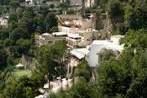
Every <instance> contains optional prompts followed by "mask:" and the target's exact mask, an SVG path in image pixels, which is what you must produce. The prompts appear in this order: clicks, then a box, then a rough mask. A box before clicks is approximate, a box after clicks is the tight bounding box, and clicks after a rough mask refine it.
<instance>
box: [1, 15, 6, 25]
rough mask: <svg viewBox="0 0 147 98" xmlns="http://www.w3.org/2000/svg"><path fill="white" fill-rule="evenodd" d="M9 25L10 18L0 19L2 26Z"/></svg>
mask: <svg viewBox="0 0 147 98" xmlns="http://www.w3.org/2000/svg"><path fill="white" fill-rule="evenodd" d="M7 25H8V16H5V17H0V26H7Z"/></svg>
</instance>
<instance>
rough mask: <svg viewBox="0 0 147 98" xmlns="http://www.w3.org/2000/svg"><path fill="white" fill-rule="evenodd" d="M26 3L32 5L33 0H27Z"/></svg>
mask: <svg viewBox="0 0 147 98" xmlns="http://www.w3.org/2000/svg"><path fill="white" fill-rule="evenodd" d="M25 2H26V4H30V5H32V4H33V0H25Z"/></svg>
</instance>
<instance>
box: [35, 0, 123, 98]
mask: <svg viewBox="0 0 147 98" xmlns="http://www.w3.org/2000/svg"><path fill="white" fill-rule="evenodd" d="M73 1H74V0H73ZM73 1H72V2H73ZM85 1H86V0H85ZM78 2H80V0H79V1H78ZM87 2H91V3H92V2H94V0H87ZM73 3H74V2H73ZM77 4H79V3H77ZM87 6H91V5H88V4H87ZM94 15H95V14H93V13H91V14H90V15H89V17H87V18H83V17H82V16H80V15H73V14H62V15H57V18H58V32H53V33H52V34H49V33H43V34H41V35H37V37H36V38H37V39H36V43H37V45H38V46H42V45H46V44H48V43H49V42H53V41H56V40H63V39H64V40H66V41H67V46H68V49H67V53H68V54H69V56H68V64H67V67H66V68H67V78H68V79H69V80H70V81H72V79H71V77H72V74H73V73H74V72H73V71H74V68H75V67H77V66H78V65H79V63H80V62H81V61H82V60H83V59H85V60H86V61H87V62H88V65H89V66H90V67H91V68H92V69H93V68H95V67H97V66H99V63H100V62H99V58H100V53H101V52H102V50H104V49H108V50H112V51H114V53H116V55H119V54H120V53H121V52H122V50H123V45H120V39H121V38H123V36H122V35H113V36H111V37H109V38H106V39H104V40H95V39H94V34H95V33H96V32H97V30H96V28H95V19H94V17H95V16H94ZM108 24H109V23H108ZM105 31H106V32H104V33H107V32H109V30H105ZM93 77H94V76H93ZM68 79H59V80H63V81H64V83H63V82H61V81H58V79H57V80H56V81H53V83H52V84H51V85H52V87H51V88H49V87H50V86H51V85H50V84H49V83H47V84H45V86H44V89H46V88H47V89H50V90H51V91H53V92H54V93H56V92H57V91H59V90H60V89H61V88H62V85H64V86H65V88H66V89H67V87H68V81H69V80H68ZM62 83H63V84H62ZM69 84H70V83H69ZM70 85H71V84H70ZM66 89H65V90H66ZM41 96H43V95H40V97H39V96H38V97H36V98H43V97H41Z"/></svg>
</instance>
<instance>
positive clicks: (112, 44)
mask: <svg viewBox="0 0 147 98" xmlns="http://www.w3.org/2000/svg"><path fill="white" fill-rule="evenodd" d="M120 38H122V36H112V37H111V39H110V40H95V41H93V42H92V44H91V45H90V46H89V53H88V55H87V57H86V59H87V61H88V63H89V66H91V67H96V66H98V65H99V53H100V52H101V50H102V49H110V50H113V51H119V52H121V51H122V50H123V45H120V44H119V40H120Z"/></svg>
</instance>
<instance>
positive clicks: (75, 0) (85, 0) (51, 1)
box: [25, 0, 96, 8]
mask: <svg viewBox="0 0 147 98" xmlns="http://www.w3.org/2000/svg"><path fill="white" fill-rule="evenodd" d="M68 1H69V6H82V5H84V6H85V8H89V7H93V6H94V5H95V3H96V0H25V3H26V4H28V5H34V4H43V3H46V4H48V5H54V6H58V5H60V4H61V3H66V2H68Z"/></svg>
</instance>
